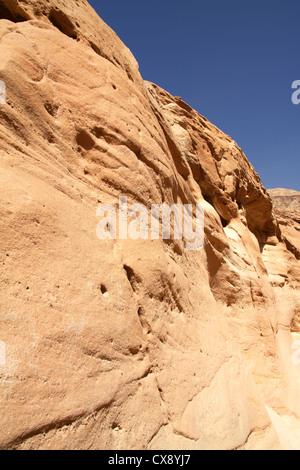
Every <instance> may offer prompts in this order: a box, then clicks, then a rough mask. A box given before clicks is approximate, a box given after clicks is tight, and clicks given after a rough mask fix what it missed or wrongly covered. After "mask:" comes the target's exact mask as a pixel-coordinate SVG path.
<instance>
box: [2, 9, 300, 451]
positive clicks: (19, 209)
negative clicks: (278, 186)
mask: <svg viewBox="0 0 300 470" xmlns="http://www.w3.org/2000/svg"><path fill="white" fill-rule="evenodd" d="M0 15H1V20H0V57H1V61H0V80H2V81H3V82H5V84H6V99H7V103H6V104H3V105H0V139H1V160H0V172H1V192H0V207H1V212H0V214H1V216H0V217H1V225H0V243H1V254H0V262H1V268H2V269H1V277H0V289H1V294H0V303H1V316H0V340H1V342H2V343H1V344H2V346H3V345H5V361H4V360H3V357H2V362H1V361H0V448H1V449H26V450H28V449H280V448H288V447H289V448H300V438H299V422H300V402H299V377H300V375H299V365H297V364H295V360H294V361H293V360H292V357H295V352H297V351H295V349H293V348H294V346H295V340H297V339H300V298H299V280H300V263H299V256H300V242H299V229H300V221H299V218H298V219H297V218H296V217H294V218H293V217H291V216H285V213H282V214H281V213H280V214H279V215H278V216H277V215H276V214H275V213H274V211H273V209H272V202H271V199H270V196H269V195H268V193H267V192H266V190H265V189H264V188H263V187H262V185H261V182H260V178H259V176H258V175H257V174H256V172H255V171H254V169H253V167H252V166H251V164H250V163H249V162H248V160H247V158H246V157H245V155H244V154H243V152H242V150H241V149H240V148H239V147H238V145H237V144H236V143H235V142H234V141H233V140H232V139H231V138H230V137H229V136H227V135H224V134H223V133H222V132H221V131H220V130H219V129H217V128H216V127H215V126H213V125H212V124H210V123H209V122H208V121H207V120H206V119H205V118H204V117H202V116H200V115H199V114H198V113H197V112H196V111H194V110H193V109H192V108H190V107H189V106H188V105H187V104H186V103H184V102H183V101H182V100H181V99H180V98H178V97H175V98H174V97H173V96H171V95H170V94H169V93H167V92H166V91H164V90H162V89H161V88H159V87H158V86H156V85H154V84H152V83H148V82H144V81H143V80H142V78H141V76H140V74H139V71H138V65H137V63H136V61H135V59H134V58H133V56H132V55H131V53H130V51H129V50H128V49H127V48H126V47H125V46H124V44H122V42H121V41H120V40H119V39H118V37H117V36H116V35H115V33H113V32H112V31H111V29H110V28H109V27H108V26H107V25H105V23H103V21H102V20H100V18H98V16H97V14H96V13H95V12H94V11H93V9H92V8H91V7H90V6H89V5H88V3H87V2H86V1H85V0H77V1H75V0H67V1H64V0H47V1H46V0H19V1H16V0H2V1H0ZM120 195H127V197H128V203H129V204H132V203H134V202H138V203H142V204H144V205H146V206H147V207H150V205H151V204H153V203H157V204H161V203H166V204H169V205H172V204H173V203H175V202H176V203H179V204H187V203H190V204H195V203H199V204H202V206H203V207H204V209H205V243H204V247H203V248H202V249H201V250H200V251H187V250H186V249H185V241H184V240H173V239H171V240H161V239H160V240H136V241H134V240H106V241H101V240H99V239H98V238H97V236H96V226H97V223H98V222H99V218H97V217H96V209H97V207H98V205H99V203H112V204H116V203H117V202H118V197H119V196H120ZM299 349H300V348H299ZM293 353H294V355H293ZM299 356H300V354H299ZM299 356H298V357H299ZM296 362H297V361H296Z"/></svg>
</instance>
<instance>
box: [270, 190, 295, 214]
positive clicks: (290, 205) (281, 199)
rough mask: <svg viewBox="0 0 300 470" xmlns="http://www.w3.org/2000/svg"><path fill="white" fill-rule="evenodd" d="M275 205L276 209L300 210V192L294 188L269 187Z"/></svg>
mask: <svg viewBox="0 0 300 470" xmlns="http://www.w3.org/2000/svg"><path fill="white" fill-rule="evenodd" d="M268 193H269V194H270V196H271V198H272V201H273V205H274V207H275V208H276V209H279V210H280V209H281V210H284V211H294V212H300V192H299V191H294V190H292V189H282V188H276V189H269V190H268Z"/></svg>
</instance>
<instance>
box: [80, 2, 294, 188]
mask: <svg viewBox="0 0 300 470" xmlns="http://www.w3.org/2000/svg"><path fill="white" fill-rule="evenodd" d="M89 3H90V4H91V5H92V6H93V8H94V9H95V10H96V11H97V12H98V14H99V16H101V18H102V19H103V20H104V21H105V22H106V23H107V24H108V25H109V26H110V27H111V28H112V29H113V30H114V31H115V32H116V33H117V34H118V36H119V37H120V38H121V39H122V41H123V42H124V43H125V44H126V45H127V46H128V47H129V49H130V50H131V51H132V53H133V54H134V56H135V57H136V59H137V61H138V63H139V65H140V72H141V74H142V77H143V78H144V79H145V80H149V81H152V82H154V83H156V84H158V85H160V86H161V87H163V88H165V89H166V90H167V91H169V92H170V93H172V94H173V95H176V96H181V97H182V99H183V100H184V101H186V102H187V103H188V104H189V105H190V106H192V107H193V108H195V109H196V110H197V111H198V112H199V113H200V114H202V115H203V116H205V117H206V118H207V119H209V120H210V121H211V122H212V123H213V124H215V125H216V126H217V127H219V128H220V129H221V130H222V131H224V132H225V133H226V134H229V135H230V136H231V137H232V138H233V139H234V140H235V141H236V142H237V143H238V145H239V146H240V147H241V148H242V149H243V151H244V152H245V154H246V156H247V157H248V159H249V160H250V162H251V163H252V164H253V165H254V168H255V169H256V171H257V172H258V173H259V174H260V176H261V179H262V183H263V185H264V186H265V187H266V188H275V187H283V188H290V189H296V190H300V183H299V173H300V171H299V170H300V163H299V158H300V104H299V105H297V106H296V105H293V104H292V101H291V96H292V92H293V90H292V88H291V86H292V82H293V81H295V80H300V57H299V56H300V1H299V0H285V1H284V0H272V1H271V0H252V1H245V0H207V1H203V0H185V1H183V0H151V1H149V0H109V2H108V1H107V2H104V1H103V0H89Z"/></svg>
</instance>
